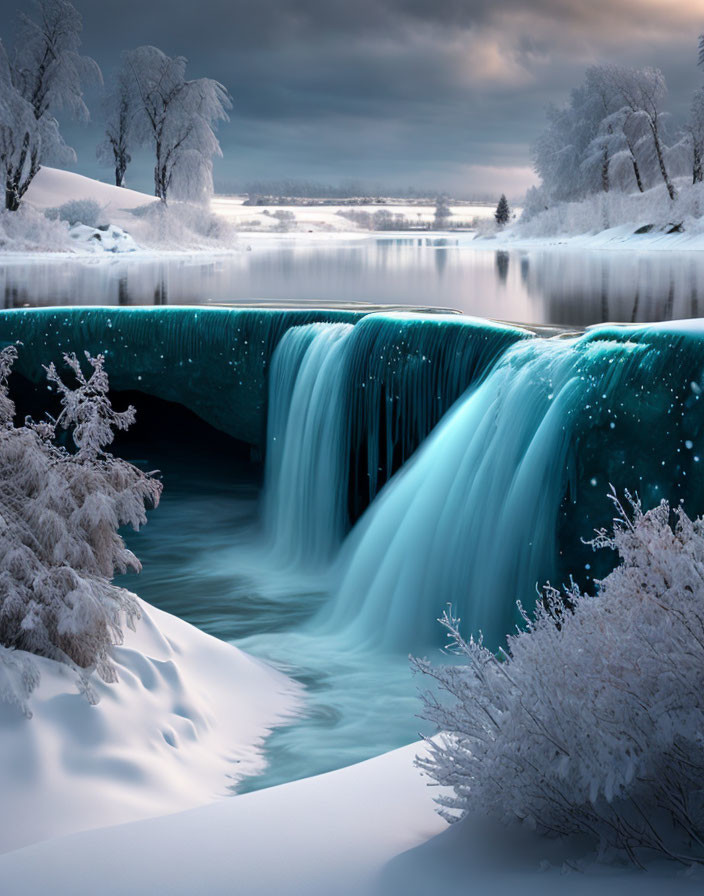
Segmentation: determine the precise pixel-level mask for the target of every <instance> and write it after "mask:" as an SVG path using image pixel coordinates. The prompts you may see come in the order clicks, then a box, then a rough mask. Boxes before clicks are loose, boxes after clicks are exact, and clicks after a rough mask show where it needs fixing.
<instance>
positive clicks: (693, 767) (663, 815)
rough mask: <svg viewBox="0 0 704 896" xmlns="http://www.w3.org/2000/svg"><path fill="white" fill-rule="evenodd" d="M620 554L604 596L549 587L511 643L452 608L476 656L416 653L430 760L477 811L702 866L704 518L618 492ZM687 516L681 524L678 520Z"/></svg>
mask: <svg viewBox="0 0 704 896" xmlns="http://www.w3.org/2000/svg"><path fill="white" fill-rule="evenodd" d="M611 497H612V500H613V501H614V504H615V506H616V510H617V518H616V520H615V521H614V529H613V534H610V533H607V532H606V531H599V532H598V533H597V536H596V538H595V540H594V541H593V545H594V547H597V548H612V549H615V550H616V551H617V552H618V555H619V557H620V563H619V565H618V566H617V567H616V569H614V571H613V572H611V573H610V574H609V575H608V576H607V577H606V578H605V579H604V580H603V581H602V582H600V583H599V589H598V592H597V594H596V596H594V597H589V596H587V595H582V594H580V593H579V590H578V589H577V587H576V585H574V584H572V586H571V587H570V589H569V590H568V591H567V593H566V594H564V595H561V594H560V593H559V592H558V591H556V590H555V589H553V588H549V587H548V588H547V589H546V590H545V592H544V596H543V600H542V602H539V604H538V606H537V609H536V611H535V614H534V615H533V616H532V617H529V616H528V615H527V614H524V621H525V628H524V629H523V630H520V631H518V632H517V633H516V634H514V635H511V636H509V637H508V639H507V642H508V643H507V647H506V649H505V650H502V651H500V652H499V654H498V655H496V654H494V653H492V652H491V651H489V650H487V649H486V648H485V647H484V646H483V645H482V640H481V636H479V638H478V639H477V640H475V639H474V638H470V640H469V641H467V640H465V639H464V638H463V636H462V635H461V634H460V631H459V620H456V619H454V618H453V617H452V614H451V613H448V614H446V615H445V616H444V617H443V619H442V620H441V621H442V623H443V624H444V626H445V627H446V629H447V630H448V633H449V639H450V645H451V647H452V648H454V649H455V650H456V651H457V652H459V654H460V655H461V657H462V658H463V660H464V662H463V663H461V664H458V665H449V666H446V667H440V668H436V667H434V666H432V665H431V664H430V663H429V662H428V661H427V660H416V661H415V664H416V666H417V668H419V669H420V670H421V672H423V673H424V674H426V675H429V676H432V678H434V679H435V680H436V682H437V683H438V684H439V687H440V691H439V693H438V692H433V693H428V694H426V695H425V698H424V700H425V710H424V714H425V716H426V717H427V718H428V719H430V720H431V721H433V722H434V723H435V724H436V725H437V726H438V729H439V730H440V731H441V732H442V733H441V734H440V735H439V736H438V737H437V738H435V739H433V740H432V741H429V750H430V754H429V756H428V757H427V758H423V759H419V760H418V764H419V765H420V767H421V768H422V769H423V770H424V771H425V772H427V773H428V775H429V776H430V777H431V778H433V779H434V780H435V781H436V782H438V783H439V784H442V785H444V786H447V787H449V788H451V789H452V791H454V795H450V796H445V797H442V798H440V799H439V800H438V802H439V804H440V806H441V812H442V813H443V814H445V815H446V817H448V818H449V819H450V820H454V819H456V818H457V817H458V815H459V816H462V815H464V814H466V813H467V812H468V811H469V810H470V809H471V810H472V811H473V812H475V811H476V812H480V813H486V814H488V815H491V816H494V817H499V818H500V819H502V820H503V821H505V822H507V823H508V822H515V821H519V820H520V821H524V822H526V823H528V824H530V825H531V826H534V827H537V828H538V829H539V830H541V831H543V832H546V833H550V834H558V835H562V834H571V833H580V834H586V835H587V836H588V837H591V838H592V839H593V840H594V842H595V844H596V845H598V846H599V847H601V848H602V849H604V848H607V847H612V848H617V849H620V850H625V852H626V853H627V854H628V855H629V856H630V857H631V859H633V861H639V854H640V851H641V850H653V851H655V852H657V853H660V854H664V855H666V856H668V857H669V858H671V859H675V860H677V861H680V862H683V863H685V864H690V863H692V862H704V703H703V702H702V694H703V693H704V520H702V519H697V520H694V521H692V520H690V519H689V517H688V516H687V515H686V514H685V512H684V510H683V509H682V508H681V507H676V508H674V509H673V510H671V509H670V507H669V505H668V504H667V502H666V501H663V502H662V503H661V504H660V505H659V506H658V507H656V508H654V509H653V510H650V511H648V512H647V513H643V512H642V510H641V506H640V503H639V502H638V501H637V500H634V501H631V509H630V511H627V510H625V509H624V507H623V506H622V505H621V503H620V502H619V501H618V500H617V498H616V495H615V493H614V494H612V496H611ZM673 517H674V524H673V523H672V518H673Z"/></svg>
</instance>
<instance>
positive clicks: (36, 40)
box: [0, 0, 101, 211]
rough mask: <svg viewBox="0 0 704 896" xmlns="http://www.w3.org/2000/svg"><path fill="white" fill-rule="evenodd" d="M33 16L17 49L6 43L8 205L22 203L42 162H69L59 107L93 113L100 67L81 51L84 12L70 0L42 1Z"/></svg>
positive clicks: (1, 168)
mask: <svg viewBox="0 0 704 896" xmlns="http://www.w3.org/2000/svg"><path fill="white" fill-rule="evenodd" d="M34 7H35V14H34V16H33V17H30V16H28V15H25V14H24V13H23V14H22V15H21V16H20V20H19V30H18V34H17V40H16V42H15V48H14V52H12V53H11V54H9V55H8V54H7V53H6V52H5V50H4V49H2V47H0V88H1V93H0V174H1V175H2V177H3V179H4V186H5V207H6V208H7V209H10V210H12V211H14V210H16V209H17V208H19V205H20V202H21V200H22V197H23V196H24V194H25V193H26V192H27V188H28V187H29V185H30V183H31V182H32V180H33V178H34V177H35V175H36V174H37V172H38V171H39V168H40V167H41V164H42V162H44V161H47V160H49V161H58V162H66V161H70V160H72V159H74V158H75V153H74V152H73V150H72V149H70V147H68V146H66V144H65V143H64V141H63V140H62V138H61V134H60V132H59V126H58V122H57V121H56V118H55V117H54V112H56V111H57V110H60V109H65V110H67V111H69V112H71V113H72V114H74V115H75V116H77V117H78V118H88V109H87V107H86V105H85V102H84V100H83V85H84V84H85V83H86V82H87V81H90V80H96V81H99V80H100V77H101V76H100V69H99V68H98V66H97V64H96V63H95V62H94V61H93V60H92V59H90V58H88V57H87V56H81V55H80V53H79V52H78V50H79V47H80V44H81V30H82V23H81V16H80V14H79V13H78V11H77V10H76V9H75V7H74V6H73V5H72V4H71V3H69V2H68V0H38V2H36V3H35V4H34Z"/></svg>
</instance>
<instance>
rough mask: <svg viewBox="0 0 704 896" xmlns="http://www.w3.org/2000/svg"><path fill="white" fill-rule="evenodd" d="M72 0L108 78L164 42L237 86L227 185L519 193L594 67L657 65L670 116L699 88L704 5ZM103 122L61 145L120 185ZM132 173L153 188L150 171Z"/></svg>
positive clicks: (10, 4) (554, 0) (678, 1)
mask: <svg viewBox="0 0 704 896" xmlns="http://www.w3.org/2000/svg"><path fill="white" fill-rule="evenodd" d="M73 2H74V4H75V5H76V6H77V7H78V9H79V10H80V11H81V13H82V14H83V20H84V40H83V47H84V51H85V52H86V53H87V54H89V55H91V56H93V57H94V58H95V59H96V60H97V61H98V63H99V64H100V66H101V67H102V69H103V73H104V75H105V78H106V80H107V79H109V78H110V77H111V76H112V73H113V71H114V69H115V67H116V66H117V64H118V62H119V54H120V51H121V50H123V49H129V48H133V47H135V46H139V45H140V44H154V45H155V46H158V47H160V48H161V49H162V50H164V51H165V52H166V53H169V54H172V55H176V54H179V55H184V56H186V57H187V58H188V60H189V76H191V77H200V76H209V77H213V78H216V79H218V80H219V81H221V82H222V83H223V84H224V85H225V86H226V87H227V88H228V90H229V91H230V93H231V94H232V97H233V101H234V110H233V113H232V120H231V121H230V122H229V123H228V124H224V125H222V126H221V128H220V139H221V143H222V148H223V153H224V158H223V159H220V160H218V161H217V163H216V183H217V184H219V185H225V184H227V183H238V182H239V183H246V182H248V181H251V180H255V179H280V178H294V179H315V180H325V181H328V182H333V183H336V182H341V181H344V180H346V179H347V180H349V179H359V180H363V181H365V182H368V183H370V184H374V183H383V184H388V185H392V186H396V187H406V186H413V187H416V188H419V189H445V190H448V191H450V192H452V193H455V194H465V195H466V194H472V193H486V192H488V191H498V192H500V191H506V192H507V193H509V194H513V195H515V194H517V193H520V192H521V191H522V190H523V189H525V187H526V186H527V185H528V184H530V183H531V182H532V173H531V169H530V144H531V142H532V140H533V139H534V137H535V135H536V134H537V132H538V131H539V130H540V129H541V127H542V124H543V119H544V108H545V106H546V104H547V103H548V102H551V101H554V102H561V101H563V100H564V99H565V98H566V96H567V93H568V91H569V89H570V87H572V86H573V85H574V84H576V83H577V82H578V81H579V79H580V77H581V75H582V73H583V71H584V69H585V67H586V66H588V65H590V64H592V63H594V62H597V61H600V60H611V61H618V62H623V63H627V64H633V65H645V64H650V65H657V66H659V67H660V68H662V69H663V70H664V72H665V74H666V76H667V79H668V83H669V86H670V106H671V108H672V111H673V112H674V113H675V114H682V113H683V111H684V110H685V108H686V106H687V103H688V101H689V95H690V94H691V92H692V91H693V90H694V89H695V87H697V86H698V85H699V84H701V83H703V82H704V73H702V72H701V71H700V70H698V69H697V67H696V56H697V35H698V34H699V32H700V31H702V30H704V0H533V2H527V0H493V2H492V0H119V2H103V3H96V2H95V0H73ZM18 5H19V3H18V0H0V8H1V9H2V11H3V15H2V17H1V19H0V21H2V22H3V25H2V28H3V32H2V33H1V34H0V37H2V38H4V39H5V40H6V41H7V42H8V43H11V29H10V28H9V27H8V26H7V25H6V24H5V23H7V21H8V18H10V16H8V15H7V14H5V13H12V12H13V11H14V8H16V7H17V6H18ZM22 5H24V4H22ZM7 32H9V33H7ZM8 39H9V40H8ZM94 119H95V120H94V122H93V123H92V124H90V125H71V126H70V127H67V128H66V131H65V132H66V136H67V137H69V138H70V140H71V141H72V143H73V145H74V146H75V147H76V149H77V151H78V156H79V162H78V165H77V170H80V171H82V172H84V173H86V174H90V175H92V176H97V175H99V176H101V177H103V178H104V179H108V178H109V172H107V171H106V170H104V169H100V168H99V167H98V166H97V163H96V162H95V150H94V147H95V144H96V142H97V140H98V137H99V131H100V127H99V110H98V109H96V108H94ZM127 177H128V181H129V184H130V185H131V186H134V187H137V188H141V189H149V187H150V165H149V161H148V159H147V158H144V157H141V156H140V158H139V159H138V160H137V164H136V165H134V166H133V167H132V169H130V170H128V172H127Z"/></svg>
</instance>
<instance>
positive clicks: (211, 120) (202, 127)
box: [125, 46, 232, 202]
mask: <svg viewBox="0 0 704 896" xmlns="http://www.w3.org/2000/svg"><path fill="white" fill-rule="evenodd" d="M125 66H126V68H127V69H128V70H129V72H130V74H131V77H132V79H133V82H134V86H135V94H136V97H137V104H136V115H135V125H136V128H137V133H138V135H139V137H140V139H141V141H142V142H143V143H146V144H148V145H150V146H151V147H152V148H153V150H154V154H155V164H154V193H155V195H156V196H158V197H159V198H160V199H161V200H162V201H163V202H166V200H167V197H168V195H169V193H170V192H171V191H173V192H174V194H175V195H177V197H178V198H186V199H201V198H204V197H207V196H208V195H210V193H212V171H213V167H212V164H213V163H212V160H213V157H214V156H219V155H222V152H221V150H220V144H219V142H218V139H217V137H216V136H215V130H214V129H215V127H216V125H217V123H218V122H219V121H227V120H228V115H227V111H228V109H231V108H232V102H231V100H230V97H229V95H228V93H227V90H226V89H225V88H224V87H223V85H222V84H220V83H219V82H218V81H214V80H213V79H212V78H198V79H196V80H194V81H187V80H186V60H185V59H184V57H183V56H175V57H170V56H167V55H166V54H164V53H162V51H161V50H158V49H157V48H156V47H149V46H145V47H138V48H137V49H136V50H131V51H130V52H128V53H126V54H125Z"/></svg>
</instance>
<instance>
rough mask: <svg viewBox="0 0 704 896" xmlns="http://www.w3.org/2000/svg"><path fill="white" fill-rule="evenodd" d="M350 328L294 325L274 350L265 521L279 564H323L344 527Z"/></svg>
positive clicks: (304, 567)
mask: <svg viewBox="0 0 704 896" xmlns="http://www.w3.org/2000/svg"><path fill="white" fill-rule="evenodd" d="M353 329H354V328H353V327H352V326H351V325H349V324H310V325H308V326H301V327H293V328H292V329H290V330H288V331H287V332H286V333H285V334H284V337H283V339H282V340H281V342H280V344H279V346H278V348H277V350H276V352H275V353H274V358H273V362H272V367H271V373H270V378H269V424H268V432H267V458H266V476H265V496H264V518H265V528H266V531H267V535H268V537H269V539H270V543H271V549H272V551H273V553H274V555H275V557H276V562H277V564H279V565H282V566H293V567H296V568H297V569H299V570H307V569H315V568H316V567H322V566H324V565H326V564H327V563H328V562H329V561H330V560H331V559H332V556H333V554H334V553H335V551H336V550H337V548H338V547H339V545H340V543H341V541H342V538H343V536H344V534H345V531H346V529H347V506H346V505H347V501H346V499H347V489H346V482H347V470H346V464H347V451H346V445H347V421H346V413H345V391H344V390H345V385H346V382H347V379H346V366H345V355H344V349H345V345H346V342H347V340H348V339H349V337H350V334H351V333H352V331H353Z"/></svg>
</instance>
